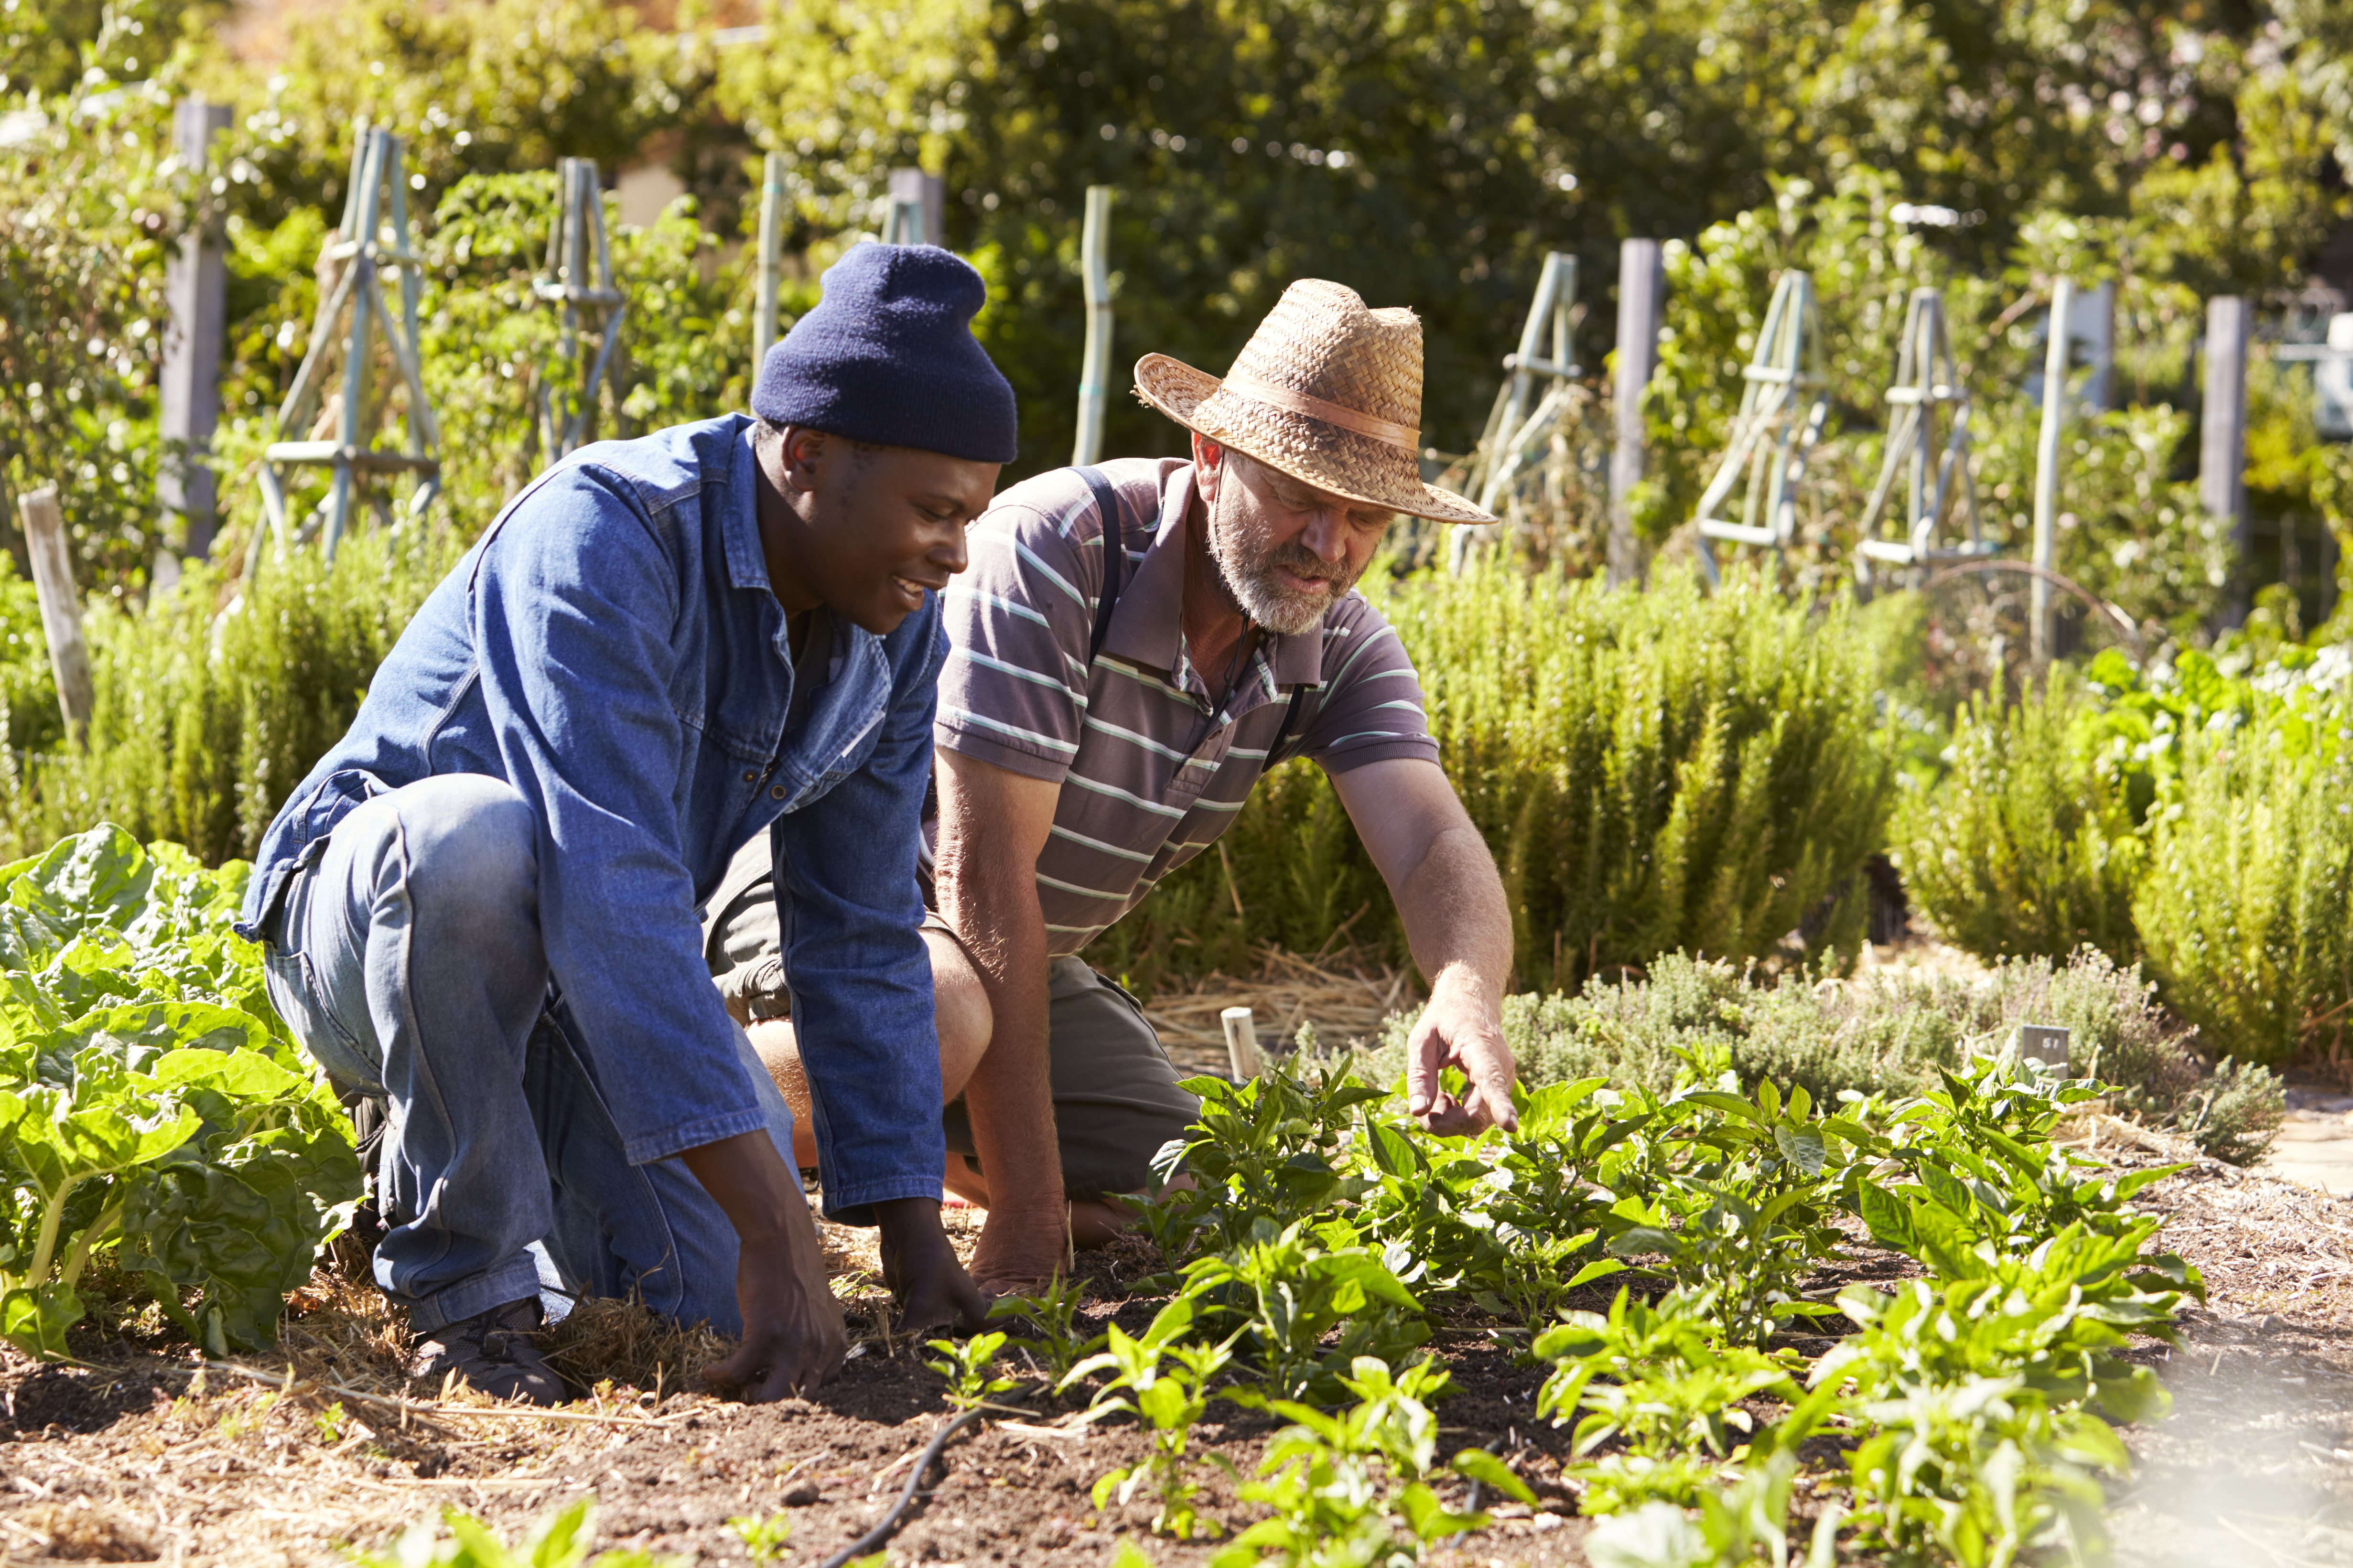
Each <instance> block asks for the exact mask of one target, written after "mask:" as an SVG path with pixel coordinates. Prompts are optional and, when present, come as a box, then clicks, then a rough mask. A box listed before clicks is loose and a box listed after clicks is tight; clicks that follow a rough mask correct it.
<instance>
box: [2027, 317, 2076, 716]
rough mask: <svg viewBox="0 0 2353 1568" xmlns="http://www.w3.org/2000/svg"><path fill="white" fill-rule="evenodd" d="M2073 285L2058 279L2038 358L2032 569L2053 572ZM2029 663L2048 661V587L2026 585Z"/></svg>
mask: <svg viewBox="0 0 2353 1568" xmlns="http://www.w3.org/2000/svg"><path fill="white" fill-rule="evenodd" d="M2074 302H2075V284H2074V281H2073V279H2066V278H2062V279H2059V281H2058V282H2057V283H2056V284H2054V285H2052V289H2051V341H2050V342H2048V343H2046V344H2045V345H2044V347H2043V353H2042V437H2041V438H2040V439H2039V440H2037V441H2036V442H2035V444H2034V564H2035V565H2036V566H2038V567H2040V568H2041V569H2042V571H2044V572H2048V571H2050V570H2051V560H2052V548H2053V540H2052V530H2053V527H2054V515H2055V513H2056V512H2057V510H2058V507H2059V427H2060V425H2061V423H2062V422H2063V420H2064V419H2065V418H2066V416H2067V312H2068V310H2069V308H2070V307H2072V306H2073V304H2074ZM2026 593H2027V623H2028V624H2027V657H2028V658H2029V660H2030V662H2031V663H2032V665H2033V666H2034V668H2037V669H2040V668H2042V667H2043V666H2044V665H2046V664H2048V663H2049V662H2050V659H2051V584H2050V582H2049V581H2048V580H2047V579H2045V578H2043V577H2042V576H2039V575H2038V576H2036V577H2034V578H2033V579H2032V580H2031V582H2030V583H2029V584H2028V585H2027V590H2026Z"/></svg>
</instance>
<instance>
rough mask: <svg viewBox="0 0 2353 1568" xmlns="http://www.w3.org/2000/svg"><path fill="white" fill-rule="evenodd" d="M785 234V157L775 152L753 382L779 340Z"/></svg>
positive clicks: (766, 186) (766, 191) (764, 220)
mask: <svg viewBox="0 0 2353 1568" xmlns="http://www.w3.org/2000/svg"><path fill="white" fill-rule="evenodd" d="M784 231H785V155H784V154H783V153H769V154H768V156H767V159H766V161H765V163H763V164H762V167H761V174H760V293H759V300H758V302H757V303H756V304H754V306H753V307H752V379H753V380H754V381H757V380H759V378H760V367H761V366H762V365H764V364H765V363H768V345H769V344H770V343H773V342H776V264H777V256H776V250H777V247H778V246H779V244H781V242H782V240H783V238H784Z"/></svg>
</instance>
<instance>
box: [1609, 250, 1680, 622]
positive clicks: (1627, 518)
mask: <svg viewBox="0 0 2353 1568" xmlns="http://www.w3.org/2000/svg"><path fill="white" fill-rule="evenodd" d="M1666 291H1667V290H1666V272H1665V268H1664V264H1663V263H1662V260H1661V258H1660V255H1659V242H1658V241H1657V240H1655V239H1630V240H1627V241H1625V242H1624V243H1623V244H1621V245H1620V246H1619V247H1618V374H1617V378H1616V384H1615V387H1614V390H1613V392H1612V401H1613V402H1614V403H1615V405H1616V413H1617V425H1618V442H1617V446H1616V447H1615V448H1614V449H1613V450H1612V451H1611V452H1610V454H1609V585H1610V586H1611V587H1613V588H1615V587H1622V586H1624V585H1626V584H1630V583H1632V582H1633V581H1634V580H1635V578H1636V577H1638V576H1639V575H1640V574H1641V559H1640V557H1639V555H1638V554H1637V552H1636V551H1635V548H1634V519H1633V513H1632V510H1631V509H1630V500H1629V498H1630V496H1631V494H1632V492H1633V489H1634V487H1635V486H1636V485H1638V484H1641V482H1642V467H1643V450H1644V448H1643V431H1642V389H1643V388H1644V387H1646V386H1648V385H1650V384H1651V374H1652V373H1653V372H1654V371H1656V370H1657V369H1658V366H1659V312H1660V308H1661V306H1662V304H1663V302H1664V300H1665V298H1666Z"/></svg>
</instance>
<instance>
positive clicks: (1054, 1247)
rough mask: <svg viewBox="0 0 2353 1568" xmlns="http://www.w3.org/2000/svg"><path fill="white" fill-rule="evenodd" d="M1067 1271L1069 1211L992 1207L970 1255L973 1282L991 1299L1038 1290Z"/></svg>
mask: <svg viewBox="0 0 2353 1568" xmlns="http://www.w3.org/2000/svg"><path fill="white" fill-rule="evenodd" d="M1069 1268H1070V1211H1069V1209H1068V1208H1067V1207H1066V1206H1064V1205H1060V1204H1057V1205H1054V1206H1053V1207H1052V1208H1039V1209H1012V1208H1002V1209H1000V1208H992V1209H990V1210H989V1211H988V1223H987V1225H985V1226H982V1227H981V1232H980V1245H979V1247H976V1248H975V1249H974V1252H973V1256H972V1273H973V1278H974V1279H978V1280H979V1281H980V1282H981V1289H984V1290H986V1291H987V1292H988V1293H989V1294H990V1295H992V1296H1018V1295H1025V1294H1027V1293H1029V1292H1030V1291H1033V1290H1039V1289H1044V1288H1045V1287H1046V1286H1047V1285H1049V1284H1050V1283H1051V1282H1052V1280H1053V1278H1054V1276H1055V1275H1057V1274H1060V1273H1065V1272H1067V1271H1068V1269H1069Z"/></svg>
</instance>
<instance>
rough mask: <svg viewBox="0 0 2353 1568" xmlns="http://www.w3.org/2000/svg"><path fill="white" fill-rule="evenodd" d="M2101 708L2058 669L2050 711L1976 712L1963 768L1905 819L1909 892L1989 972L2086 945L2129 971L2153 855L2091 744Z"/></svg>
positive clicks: (1897, 846)
mask: <svg viewBox="0 0 2353 1568" xmlns="http://www.w3.org/2000/svg"><path fill="white" fill-rule="evenodd" d="M2089 717H2090V709H2089V705H2088V704H2087V703H2086V702H2085V701H2084V698H2083V697H2082V695H2081V694H2080V691H2079V689H2078V688H2077V687H2076V686H2075V684H2074V683H2073V679H2072V678H2070V677H2069V676H2068V675H2066V674H2065V673H2064V672H2063V671H2062V670H2059V669H2053V670H2052V673H2051V678H2050V680H2049V683H2048V684H2047V685H2046V687H2045V688H2044V689H2043V691H2042V694H2041V696H2040V697H2032V696H2030V698H2029V700H2027V701H2025V702H2023V703H2021V704H2019V705H2018V706H2016V707H2007V708H2001V709H2000V710H1996V709H1994V708H1993V707H1991V706H1989V704H1987V703H1986V702H1983V701H1978V702H1972V703H1969V704H1968V705H1967V706H1965V707H1964V708H1963V709H1962V710H1961V711H1960V712H1959V714H1957V716H1956V718H1955V720H1954V723H1953V742H1952V747H1951V750H1950V752H1948V756H1949V758H1950V765H1949V767H1948V768H1947V772H1946V773H1945V776H1944V777H1943V778H1942V779H1941V780H1940V781H1938V783H1937V784H1936V785H1935V786H1934V787H1933V788H1930V789H1926V790H1912V791H1907V792H1906V793H1905V797H1904V799H1903V803H1902V804H1901V805H1899V806H1898V807H1897V810H1896V815H1895V825H1894V832H1893V833H1892V835H1891V837H1892V838H1893V840H1894V860H1895V863H1896V867H1897V868H1898V869H1900V870H1901V871H1902V872H1903V873H1904V884H1905V891H1906V892H1907V893H1908V894H1909V895H1910V896H1911V897H1912V899H1913V900H1915V902H1916V903H1917V904H1918V906H1919V907H1920V908H1921V909H1922V910H1925V911H1926V913H1927V914H1928V916H1929V917H1930V918H1931V919H1933V920H1934V921H1936V925H1937V928H1938V929H1939V930H1940V931H1943V932H1944V934H1945V936H1946V938H1947V940H1948V941H1950V942H1952V943H1953V944H1954V945H1955V946H1957V947H1961V948H1965V949H1967V950H1968V952H1974V953H1976V954H1977V955H1978V956H1979V957H1980V958H1987V959H1995V958H2001V957H2005V956H2009V955H2012V954H2041V955H2042V956H2045V957H2050V958H2062V957H2064V956H2065V955H2066V954H2068V953H2070V952H2074V951H2075V949H2076V948H2078V947H2080V946H2082V945H2083V944H2084V943H2085V942H2090V943H2092V944H2093V945H2094V946H2096V947H2099V948H2100V949H2102V950H2103V951H2105V952H2109V953H2112V954H2114V955H2116V957H2119V958H2124V959H2127V960H2129V959H2130V958H2131V957H2132V956H2133V955H2134V952H2135V950H2136V946H2137V943H2136V939H2135V938H2134V935H2133V923H2132V894H2133V889H2134V887H2135V885H2136V884H2137V882H2138V880H2139V876H2140V870H2141V866H2142V860H2143V857H2142V853H2141V844H2140V840H2139V838H2138V837H2137V836H2136V835H2135V833H2134V831H2133V820H2132V815H2131V813H2130V811H2129V810H2128V809H2127V806H2126V800H2125V797H2124V795H2123V792H2122V791H2121V790H2120V789H2119V788H2118V787H2117V785H2116V781H2115V779H2114V777H2113V776H2112V774H2110V773H2107V772H2105V771H2104V770H2102V769H2101V768H2100V767H2099V766H2098V765H2097V763H2096V761H2095V759H2094V756H2093V755H2092V754H2091V753H2090V751H2089V748H2088V747H2087V745H2086V744H2085V740H2084V734H2085V730H2086V724H2085V721H2086V720H2087V719H2088V718H2089Z"/></svg>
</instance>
